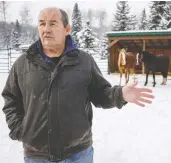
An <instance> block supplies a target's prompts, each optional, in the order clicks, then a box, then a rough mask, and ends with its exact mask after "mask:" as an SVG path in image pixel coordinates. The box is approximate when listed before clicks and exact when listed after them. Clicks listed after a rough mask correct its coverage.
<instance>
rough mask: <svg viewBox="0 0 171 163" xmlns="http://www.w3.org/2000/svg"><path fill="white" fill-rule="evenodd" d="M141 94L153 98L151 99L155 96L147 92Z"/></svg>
mask: <svg viewBox="0 0 171 163" xmlns="http://www.w3.org/2000/svg"><path fill="white" fill-rule="evenodd" d="M141 96H142V97H146V98H151V99H153V98H154V96H153V95H150V94H147V93H141Z"/></svg>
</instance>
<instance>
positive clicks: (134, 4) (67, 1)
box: [7, 0, 149, 24]
mask: <svg viewBox="0 0 171 163" xmlns="http://www.w3.org/2000/svg"><path fill="white" fill-rule="evenodd" d="M76 2H77V3H78V6H79V8H80V9H81V11H83V10H85V11H87V10H88V9H89V8H93V9H94V10H97V9H105V10H106V11H107V14H108V17H107V18H108V22H109V21H111V20H112V19H113V14H114V13H115V10H116V1H111V0H98V1H97V0H94V1H93V0H86V1H85V0H84V1H83V0H79V1H71V0H58V1H39V0H34V1H8V3H9V4H8V10H7V13H8V14H7V20H8V21H16V19H19V20H20V16H19V13H20V11H21V8H22V7H23V6H24V5H26V6H28V7H29V9H30V11H31V17H32V20H33V22H32V23H33V24H36V23H37V17H38V14H39V12H40V11H41V10H42V9H43V8H46V7H52V6H55V7H59V8H62V9H64V10H66V11H67V12H68V14H72V10H73V7H74V4H75V3H76ZM129 5H130V7H131V13H132V14H135V15H140V14H141V12H142V10H143V8H146V9H147V13H148V10H149V9H148V6H149V1H129Z"/></svg>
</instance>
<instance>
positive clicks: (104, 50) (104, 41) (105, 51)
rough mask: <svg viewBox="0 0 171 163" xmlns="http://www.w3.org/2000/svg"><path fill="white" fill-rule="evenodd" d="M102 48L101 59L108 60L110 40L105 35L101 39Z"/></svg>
mask: <svg viewBox="0 0 171 163" xmlns="http://www.w3.org/2000/svg"><path fill="white" fill-rule="evenodd" d="M100 48H101V59H106V58H107V57H108V54H109V52H108V38H107V36H106V35H105V34H104V35H103V36H102V38H101V39H100Z"/></svg>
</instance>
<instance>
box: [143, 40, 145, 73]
mask: <svg viewBox="0 0 171 163" xmlns="http://www.w3.org/2000/svg"><path fill="white" fill-rule="evenodd" d="M144 50H145V40H143V51H144ZM144 73H145V66H144V63H142V74H143V75H144Z"/></svg>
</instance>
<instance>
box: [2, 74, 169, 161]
mask: <svg viewBox="0 0 171 163" xmlns="http://www.w3.org/2000/svg"><path fill="white" fill-rule="evenodd" d="M6 77H7V75H6V74H0V83H1V84H0V91H2V89H3V87H4V84H5V81H6ZM105 78H106V79H107V80H108V81H109V82H110V83H111V84H112V85H116V84H118V83H119V76H118V75H105ZM169 78H170V79H171V77H169ZM137 79H138V81H139V85H140V86H143V83H144V80H145V76H142V75H138V76H137ZM151 79H152V77H151V76H150V77H149V85H148V86H147V87H149V88H152V89H153V91H154V95H155V96H156V98H155V99H154V101H153V104H151V105H147V106H146V107H145V108H141V107H138V106H136V105H133V104H127V105H126V106H125V107H124V108H123V109H121V110H118V109H116V108H113V109H108V110H103V109H101V108H94V120H93V122H94V123H93V135H94V136H93V139H94V144H93V146H94V149H95V154H94V162H95V163H170V162H171V100H170V97H171V80H168V85H167V86H161V85H160V82H161V80H162V78H161V76H156V81H157V85H156V87H155V88H153V87H152V80H151ZM0 106H1V108H2V106H3V99H2V97H0ZM8 132H9V131H8V128H7V125H6V122H5V117H4V115H3V113H2V111H0V162H2V163H23V162H24V161H23V153H22V144H21V143H20V142H17V141H12V140H10V139H9V137H8Z"/></svg>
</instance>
